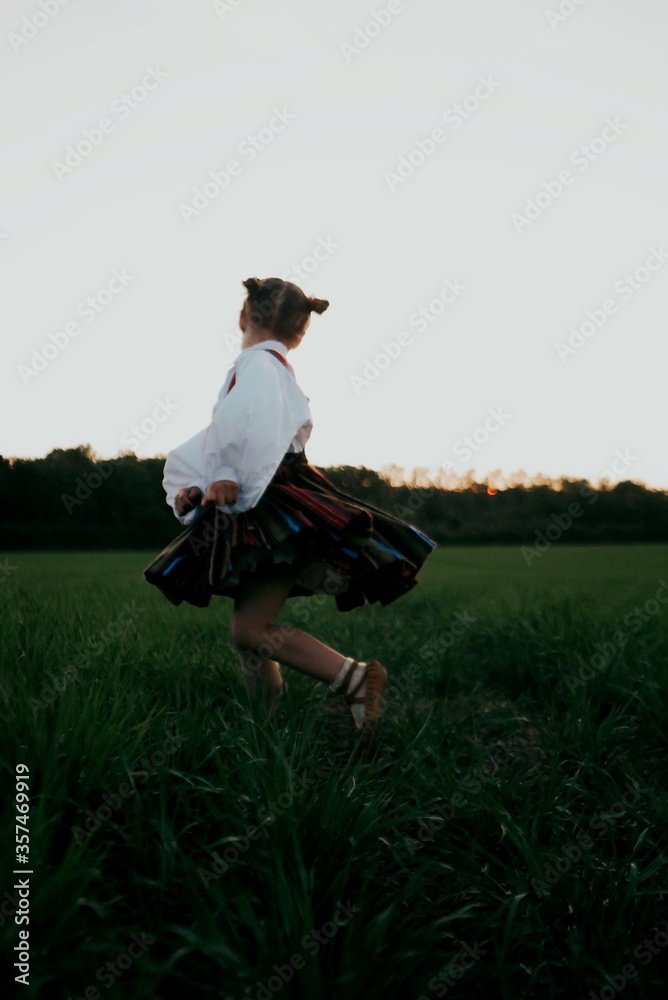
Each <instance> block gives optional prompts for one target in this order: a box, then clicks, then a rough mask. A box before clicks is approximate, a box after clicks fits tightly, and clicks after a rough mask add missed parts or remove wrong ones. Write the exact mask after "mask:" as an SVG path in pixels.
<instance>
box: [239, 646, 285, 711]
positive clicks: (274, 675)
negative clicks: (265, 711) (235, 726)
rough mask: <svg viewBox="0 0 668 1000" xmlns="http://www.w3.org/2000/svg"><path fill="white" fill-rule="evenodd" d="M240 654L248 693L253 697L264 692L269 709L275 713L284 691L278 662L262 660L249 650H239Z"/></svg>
mask: <svg viewBox="0 0 668 1000" xmlns="http://www.w3.org/2000/svg"><path fill="white" fill-rule="evenodd" d="M238 653H239V659H240V660H241V673H242V675H243V679H244V684H245V685H246V691H247V692H248V694H249V695H250V696H251V697H255V696H256V694H257V693H258V691H262V692H263V695H264V697H265V699H266V703H267V707H268V708H269V710H270V711H273V710H274V709H275V708H276V705H277V704H278V700H279V698H280V696H281V693H282V690H283V678H282V677H281V670H280V667H279V665H278V663H277V662H276V660H263V659H260V657H258V656H257V655H256V654H255V653H252V652H250V651H249V650H247V649H239V650H238Z"/></svg>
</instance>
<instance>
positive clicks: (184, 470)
mask: <svg viewBox="0 0 668 1000" xmlns="http://www.w3.org/2000/svg"><path fill="white" fill-rule="evenodd" d="M206 434H207V428H204V430H201V431H199V432H198V433H197V434H195V435H194V437H191V438H189V439H188V441H185V442H184V443H183V444H182V445H179V447H178V448H174V449H173V450H172V451H170V452H169V454H168V455H167V460H166V462H165V467H164V471H163V478H162V485H163V488H164V490H165V493H166V494H167V503H168V504H169V506H170V507H171V508H172V510H173V511H174V514H175V516H176V517H177V518H178V520H179V521H180V522H181V524H190V523H191V522H192V521H194V520H195V518H196V517H197V516H198V513H200V511H198V508H197V507H195V508H194V509H193V510H191V511H189V512H188V513H187V514H177V513H176V509H175V507H174V502H175V499H176V494H177V493H178V492H179V490H180V489H181V488H182V487H188V486H197V487H199V489H200V490H201V491H202V493H204V490H205V489H206V486H205V483H204V479H203V477H202V471H201V455H202V448H203V445H204V440H205V438H206Z"/></svg>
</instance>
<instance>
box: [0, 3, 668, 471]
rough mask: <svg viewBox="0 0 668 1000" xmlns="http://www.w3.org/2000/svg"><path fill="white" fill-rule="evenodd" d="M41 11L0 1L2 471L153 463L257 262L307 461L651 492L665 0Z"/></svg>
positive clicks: (659, 381) (660, 318)
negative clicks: (599, 483) (308, 315)
mask: <svg viewBox="0 0 668 1000" xmlns="http://www.w3.org/2000/svg"><path fill="white" fill-rule="evenodd" d="M61 2H62V0H61ZM61 2H59V0H3V3H2V7H1V8H0V47H1V51H2V58H1V60H0V66H1V70H2V88H3V115H2V125H1V128H2V156H1V157H0V263H1V268H2V275H3V293H2V305H3V310H4V313H5V317H4V322H3V327H4V330H5V333H4V337H3V349H4V352H5V353H4V363H3V365H2V368H1V371H0V380H1V381H0V398H1V399H2V407H3V416H2V421H1V424H0V454H2V455H4V456H14V455H15V456H40V455H45V454H46V453H47V452H48V451H50V450H51V449H52V448H55V447H59V448H68V447H76V446H77V445H79V444H83V443H89V444H91V445H92V446H93V448H94V449H95V450H96V452H98V454H99V455H101V456H103V457H112V456H114V455H117V454H119V453H121V452H123V451H126V450H129V448H128V441H129V440H130V439H131V438H132V439H135V440H136V446H134V447H132V449H131V450H134V451H135V452H136V453H137V454H138V455H140V456H149V455H156V454H161V455H164V454H166V452H167V451H169V450H170V449H171V448H172V447H175V446H176V445H178V444H180V443H181V442H182V441H184V440H185V439H186V438H188V437H190V436H191V435H192V434H194V433H195V432H196V431H198V430H199V429H200V428H201V427H203V426H204V425H206V424H207V423H208V421H209V418H210V415H211V409H212V407H213V404H214V402H215V400H216V398H217V396H218V392H219V390H220V387H221V385H222V383H223V380H224V378H225V375H226V372H227V370H228V367H229V365H230V364H231V363H232V362H233V360H234V357H235V355H236V353H237V352H238V348H239V332H238V327H237V319H238V313H239V309H240V307H241V304H242V301H243V293H244V289H243V287H242V285H241V282H242V281H243V280H244V279H245V278H247V277H250V276H257V277H260V278H262V277H269V276H273V275H278V276H285V277H291V280H294V281H296V283H297V284H299V285H301V286H302V287H303V288H304V290H305V291H306V293H307V294H309V295H316V296H318V297H322V298H327V299H329V301H330V303H331V305H330V308H329V310H328V311H327V312H326V313H325V314H324V315H322V316H316V315H314V316H313V318H312V321H311V327H310V329H309V331H308V333H307V335H306V338H305V339H304V342H303V344H302V345H301V347H300V348H299V349H298V350H297V351H295V352H291V354H290V360H291V362H292V363H293V365H294V368H295V370H296V373H297V377H298V381H299V383H300V385H301V386H302V388H303V390H304V391H305V393H306V394H307V396H309V397H310V401H311V409H312V413H313V420H314V430H313V433H312V436H311V439H310V441H309V444H308V446H307V455H308V457H309V459H310V461H311V462H312V463H314V464H316V465H325V466H326V465H338V464H348V465H366V466H368V467H370V468H375V469H382V468H383V467H385V466H387V465H388V464H389V463H396V464H397V465H399V466H402V467H404V468H405V470H406V471H407V472H410V471H411V470H412V469H414V468H416V467H424V468H427V469H429V470H436V469H437V468H439V467H442V466H446V465H447V464H448V463H450V465H451V466H452V467H453V468H454V469H455V470H456V471H458V472H465V471H467V470H469V469H473V470H475V472H476V474H477V475H479V476H484V475H487V474H489V473H490V472H492V471H493V470H497V469H500V470H502V471H503V472H504V473H507V474H510V473H513V472H515V471H516V470H519V469H524V470H526V471H527V472H528V473H530V474H535V473H539V472H542V473H544V474H547V475H551V476H559V475H562V474H563V475H567V476H577V477H580V476H583V477H584V476H586V477H589V478H590V479H592V480H598V479H599V478H600V477H601V476H602V475H604V474H606V473H607V474H608V477H609V478H610V479H612V480H613V481H614V480H619V479H626V478H631V479H635V480H640V481H645V482H647V483H649V484H650V485H652V486H655V487H662V488H668V470H667V466H666V458H665V456H666V440H665V438H666V433H665V432H666V425H667V421H666V404H665V399H666V367H667V366H666V362H667V361H668V349H667V348H666V321H665V316H666V305H667V303H668V198H667V197H666V190H667V189H666V182H667V177H668V174H667V167H668V163H667V159H668V113H667V112H668V64H667V63H666V57H665V56H666V52H665V42H666V38H667V37H668V6H667V5H666V3H665V0H580V3H577V2H571V0H536V2H532V3H528V2H526V0H452V2H447V0H401V2H400V0H391V2H390V0H378V2H376V3H367V2H351V0H339V2H337V3H325V2H324V0H318V2H316V0H309V2H306V0H282V2H281V3H276V2H275V0H229V2H228V3H225V2H222V0H220V2H212V0H190V2H185V0H181V2H179V0H69V3H66V4H65V5H64V6H61ZM569 10H570V11H571V13H570V14H569V13H568V11H569ZM374 12H375V15H374ZM560 12H561V13H560ZM547 15H550V16H549V17H548V16H547ZM124 95H127V96H124ZM434 130H436V131H434ZM86 135H87V136H88V138H86ZM431 136H433V138H430V137H431ZM68 147H71V148H70V150H69V153H68ZM77 147H78V152H77ZM77 156H78V157H79V159H78V160H77V159H76V158H74V157H77ZM212 172H213V173H214V174H216V173H218V177H219V180H218V181H214V180H212V177H211V173H212ZM402 173H403V175H404V176H403V177H402V176H401V174H402ZM195 189H200V194H199V196H198V198H199V200H197V199H196V195H195ZM202 189H204V190H202ZM207 192H208V193H207ZM536 199H537V201H536ZM529 200H531V202H532V203H533V207H531V206H530V205H529ZM529 216H531V218H529ZM316 248H317V253H316ZM317 258H320V259H317ZM302 264H303V267H304V268H305V269H306V271H310V272H311V273H306V271H304V272H303V279H300V277H299V276H298V275H297V274H296V273H295V272H294V271H292V272H291V269H292V268H293V267H294V265H297V266H298V267H302ZM288 272H291V274H288ZM453 289H454V291H453ZM441 295H442V296H443V298H439V296H441ZM89 297H92V298H93V305H92V306H90V305H86V300H87V299H89ZM444 300H445V301H444ZM95 310H99V311H95ZM421 310H422V311H423V313H422V317H421V316H420V311H421ZM578 330H579V331H580V332H579V333H578ZM47 345H48V346H47ZM559 345H561V346H559ZM45 348H46V356H45V353H44V352H45ZM40 359H41V360H40ZM376 360H378V364H376ZM369 362H371V366H369ZM154 412H156V413H157V415H158V416H159V418H160V419H159V420H156V419H154V418H153V417H152V414H153V413H154ZM493 414H496V416H493ZM485 425H486V426H485ZM133 427H139V429H140V435H139V437H137V436H136V432H134V431H132V430H131V428H133ZM142 427H143V429H142ZM467 438H468V443H467Z"/></svg>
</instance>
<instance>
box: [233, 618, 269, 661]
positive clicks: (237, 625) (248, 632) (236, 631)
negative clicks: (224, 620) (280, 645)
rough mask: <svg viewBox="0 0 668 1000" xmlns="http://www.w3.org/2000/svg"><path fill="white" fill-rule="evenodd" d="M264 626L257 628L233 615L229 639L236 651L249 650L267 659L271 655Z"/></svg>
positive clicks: (252, 623)
mask: <svg viewBox="0 0 668 1000" xmlns="http://www.w3.org/2000/svg"><path fill="white" fill-rule="evenodd" d="M265 629H266V626H262V627H258V625H257V624H256V623H255V622H252V621H248V620H247V619H245V618H243V617H242V616H240V615H233V616H232V621H231V622H230V638H231V639H232V642H233V643H234V645H235V646H236V647H237V648H238V649H251V650H255V651H257V652H259V653H260V654H261V655H262V656H265V657H269V656H271V653H272V647H271V644H270V643H268V642H267V637H266V634H265Z"/></svg>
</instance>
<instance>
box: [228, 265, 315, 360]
mask: <svg viewBox="0 0 668 1000" xmlns="http://www.w3.org/2000/svg"><path fill="white" fill-rule="evenodd" d="M243 284H244V287H245V288H246V289H247V291H248V297H247V299H246V302H247V305H248V314H247V315H248V318H249V320H250V321H251V323H252V324H253V326H258V327H260V328H261V329H263V330H271V332H272V333H273V334H274V336H275V337H276V339H277V340H283V341H285V342H286V343H287V344H288V345H289V344H290V342H291V341H292V340H294V337H295V335H296V334H298V333H299V332H300V330H301V329H302V327H303V326H304V324H305V323H306V320H307V319H308V317H309V316H310V314H311V313H312V312H316V313H324V311H325V309H326V308H327V306H328V305H329V302H328V301H327V299H316V298H309V297H308V296H307V295H305V294H304V292H303V291H302V290H301V288H299V287H298V286H297V285H293V283H292V282H291V281H283V279H282V278H264V280H262V281H261V280H260V279H259V278H247V279H246V280H245V281H244V282H243Z"/></svg>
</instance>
